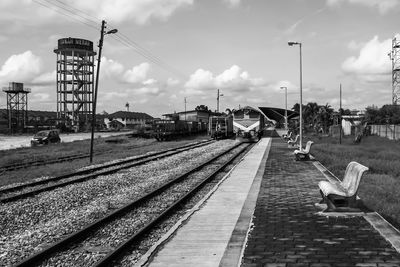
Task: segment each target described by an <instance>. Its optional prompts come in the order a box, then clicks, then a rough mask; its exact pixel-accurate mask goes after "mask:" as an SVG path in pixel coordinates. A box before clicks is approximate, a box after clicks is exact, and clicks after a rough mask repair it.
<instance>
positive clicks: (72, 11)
mask: <svg viewBox="0 0 400 267" xmlns="http://www.w3.org/2000/svg"><path fill="white" fill-rule="evenodd" d="M33 1H34V2H35V3H37V4H39V5H42V6H44V7H46V8H49V9H51V10H53V11H55V12H57V13H60V14H62V15H64V16H66V17H69V18H71V19H73V20H76V21H78V22H79V23H82V24H84V25H86V26H88V27H91V28H94V29H96V30H99V27H98V23H97V21H96V20H100V19H98V18H96V17H94V16H92V15H90V14H88V13H86V12H83V11H81V10H79V9H77V8H75V7H73V6H70V5H68V4H66V3H63V2H62V1H59V0H54V1H55V2H54V1H51V0H42V1H44V2H45V3H43V2H40V1H39V0H33ZM79 13H80V14H79ZM112 38H113V39H114V40H116V41H118V42H120V43H121V44H123V45H124V46H126V47H128V48H132V49H134V50H135V51H136V52H137V53H138V54H139V55H140V56H142V57H144V58H146V59H148V60H149V61H151V62H152V63H154V64H156V65H158V66H159V67H161V68H162V69H164V70H166V71H168V72H170V73H173V74H175V75H177V76H180V77H182V78H184V79H186V78H187V75H186V74H184V73H183V72H180V71H179V70H177V69H175V68H174V67H172V66H171V65H169V64H167V63H166V62H164V61H163V60H162V59H160V58H159V57H157V56H155V55H154V54H152V53H151V52H150V51H149V50H147V49H146V48H144V47H142V46H141V45H139V44H138V43H137V42H135V41H133V40H131V39H130V38H129V37H128V36H126V35H124V34H123V33H121V32H120V31H119V32H118V33H117V34H115V35H112Z"/></svg>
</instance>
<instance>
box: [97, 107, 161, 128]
mask: <svg viewBox="0 0 400 267" xmlns="http://www.w3.org/2000/svg"><path fill="white" fill-rule="evenodd" d="M103 116H104V124H105V125H106V127H107V129H118V130H119V129H123V128H127V129H137V128H140V127H144V126H145V125H146V124H150V123H152V122H153V119H154V118H153V117H152V116H150V115H149V114H147V113H143V112H131V111H117V112H115V113H112V114H108V115H103Z"/></svg>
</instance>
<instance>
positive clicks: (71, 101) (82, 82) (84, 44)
mask: <svg viewBox="0 0 400 267" xmlns="http://www.w3.org/2000/svg"><path fill="white" fill-rule="evenodd" d="M54 53H56V54H57V70H56V72H57V118H58V119H59V121H60V122H61V123H62V124H64V125H65V126H66V127H67V128H71V129H74V130H77V131H78V130H80V129H82V128H85V127H87V126H88V124H89V122H90V118H91V116H90V115H91V113H92V103H93V91H94V90H93V88H94V56H95V55H96V52H94V51H93V42H91V41H88V40H85V39H79V38H71V37H69V38H63V39H59V40H58V47H57V48H56V49H54Z"/></svg>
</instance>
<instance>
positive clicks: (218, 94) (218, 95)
mask: <svg viewBox="0 0 400 267" xmlns="http://www.w3.org/2000/svg"><path fill="white" fill-rule="evenodd" d="M220 96H224V95H223V94H220V93H219V89H217V112H219V97H220Z"/></svg>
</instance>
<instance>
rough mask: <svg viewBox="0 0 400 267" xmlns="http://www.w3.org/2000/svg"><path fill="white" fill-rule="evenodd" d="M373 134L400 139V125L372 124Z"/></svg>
mask: <svg viewBox="0 0 400 267" xmlns="http://www.w3.org/2000/svg"><path fill="white" fill-rule="evenodd" d="M370 127H371V134H372V135H377V136H380V137H386V138H388V139H391V140H400V125H395V124H384V125H370Z"/></svg>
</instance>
